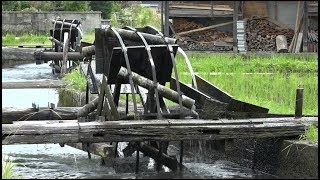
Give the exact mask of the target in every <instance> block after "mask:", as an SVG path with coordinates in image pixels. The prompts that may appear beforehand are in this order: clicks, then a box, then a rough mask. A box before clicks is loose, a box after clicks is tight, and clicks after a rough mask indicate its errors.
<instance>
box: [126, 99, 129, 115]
mask: <svg viewBox="0 0 320 180" xmlns="http://www.w3.org/2000/svg"><path fill="white" fill-rule="evenodd" d="M128 113H129V94H126V115H127V114H128Z"/></svg>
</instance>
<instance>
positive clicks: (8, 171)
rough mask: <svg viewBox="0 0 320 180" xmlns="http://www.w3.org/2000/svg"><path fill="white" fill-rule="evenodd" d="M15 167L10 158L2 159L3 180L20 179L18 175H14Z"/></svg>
mask: <svg viewBox="0 0 320 180" xmlns="http://www.w3.org/2000/svg"><path fill="white" fill-rule="evenodd" d="M14 166H15V164H14V163H13V162H12V160H10V159H9V157H7V158H5V157H2V179H14V178H17V177H18V175H15V174H13V172H12V168H13V167H14Z"/></svg>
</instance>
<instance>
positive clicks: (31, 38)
mask: <svg viewBox="0 0 320 180" xmlns="http://www.w3.org/2000/svg"><path fill="white" fill-rule="evenodd" d="M32 44H43V45H51V44H52V43H51V41H50V40H49V39H48V36H46V35H36V34H23V35H21V36H18V37H17V36H16V35H13V34H6V35H5V36H2V45H32Z"/></svg>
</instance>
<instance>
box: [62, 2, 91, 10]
mask: <svg viewBox="0 0 320 180" xmlns="http://www.w3.org/2000/svg"><path fill="white" fill-rule="evenodd" d="M62 2H63V6H64V10H65V11H89V10H90V8H89V2H88V1H62Z"/></svg>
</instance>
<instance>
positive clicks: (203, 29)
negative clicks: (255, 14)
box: [177, 21, 232, 36]
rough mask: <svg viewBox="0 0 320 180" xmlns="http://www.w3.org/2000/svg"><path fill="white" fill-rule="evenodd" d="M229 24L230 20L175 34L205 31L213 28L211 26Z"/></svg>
mask: <svg viewBox="0 0 320 180" xmlns="http://www.w3.org/2000/svg"><path fill="white" fill-rule="evenodd" d="M229 24H232V21H231V22H226V23H221V24H215V25H212V26H207V27H204V28H199V29H194V30H190V31H185V32H180V33H177V35H179V36H181V35H186V34H190V33H194V32H199V31H205V30H208V29H213V28H217V27H221V26H225V25H229Z"/></svg>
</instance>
